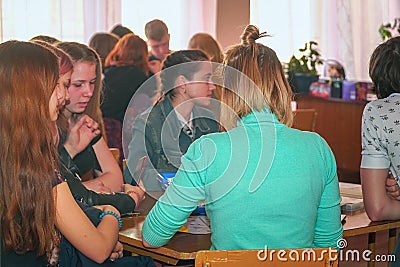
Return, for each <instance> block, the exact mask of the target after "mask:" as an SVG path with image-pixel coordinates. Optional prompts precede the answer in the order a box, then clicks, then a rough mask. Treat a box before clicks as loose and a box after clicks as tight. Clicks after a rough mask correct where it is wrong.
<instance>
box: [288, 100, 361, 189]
mask: <svg viewBox="0 0 400 267" xmlns="http://www.w3.org/2000/svg"><path fill="white" fill-rule="evenodd" d="M295 100H296V102H297V108H298V109H310V108H312V109H315V110H316V111H317V114H318V115H317V119H316V125H315V132H317V133H318V134H320V135H321V136H322V137H323V138H324V139H325V140H326V141H327V143H328V144H329V146H330V147H331V149H332V151H333V153H334V155H335V158H336V164H337V168H338V176H339V180H340V181H341V182H350V183H360V162H361V117H362V113H363V110H364V107H365V105H366V102H356V101H346V100H342V99H337V98H319V97H313V96H308V95H296V96H295Z"/></svg>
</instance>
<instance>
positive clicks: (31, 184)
mask: <svg viewBox="0 0 400 267" xmlns="http://www.w3.org/2000/svg"><path fill="white" fill-rule="evenodd" d="M58 75H59V66H58V59H57V57H56V55H55V54H53V53H52V52H51V51H50V50H48V49H47V48H45V47H43V46H41V45H39V44H35V43H31V42H20V41H8V42H4V43H2V44H0V102H1V104H0V123H1V127H0V146H1V149H0V157H1V161H0V191H1V194H0V215H1V237H2V240H3V244H4V246H5V248H6V249H9V250H12V251H15V252H17V253H25V252H27V251H32V250H35V249H38V252H39V254H40V255H41V254H43V253H44V252H45V251H47V250H48V249H49V248H50V245H51V240H52V238H53V235H54V233H55V226H54V225H55V204H54V201H53V195H52V187H53V183H54V182H55V165H56V164H55V163H54V161H55V159H56V158H57V154H56V150H55V147H54V144H53V137H52V123H51V120H50V112H49V101H50V97H51V95H52V93H53V91H54V90H55V87H56V84H57V82H58V78H59V76H58Z"/></svg>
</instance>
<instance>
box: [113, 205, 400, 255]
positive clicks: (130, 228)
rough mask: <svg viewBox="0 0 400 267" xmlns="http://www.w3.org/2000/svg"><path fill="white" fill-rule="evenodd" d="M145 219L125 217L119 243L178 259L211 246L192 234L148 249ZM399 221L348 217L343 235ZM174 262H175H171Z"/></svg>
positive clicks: (384, 227)
mask: <svg viewBox="0 0 400 267" xmlns="http://www.w3.org/2000/svg"><path fill="white" fill-rule="evenodd" d="M145 218H146V217H145V216H138V217H129V218H123V227H122V229H121V231H120V233H119V241H120V242H121V243H122V244H124V246H128V247H132V248H135V249H137V250H138V251H142V252H145V253H143V254H146V255H150V256H152V257H153V258H156V259H157V258H158V259H160V258H161V257H164V261H165V257H167V258H169V259H175V260H176V262H177V261H178V260H189V259H194V258H195V257H196V252H197V251H199V250H208V249H209V248H210V247H211V240H210V238H211V235H210V234H206V235H193V234H188V233H180V232H178V233H177V234H176V235H175V236H174V237H173V238H172V239H171V240H170V241H169V242H168V243H167V244H166V245H165V246H163V247H160V248H155V249H149V248H145V247H144V246H143V245H142V226H143V222H144V219H145ZM399 227H400V221H381V222H371V220H370V219H369V218H368V216H367V214H366V213H365V212H361V213H358V214H355V215H347V217H346V221H345V223H344V225H343V230H344V231H343V236H344V237H348V236H355V235H361V234H367V233H371V232H378V231H382V230H388V229H393V228H399ZM170 262H172V261H170Z"/></svg>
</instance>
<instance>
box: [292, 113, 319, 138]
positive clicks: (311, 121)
mask: <svg viewBox="0 0 400 267" xmlns="http://www.w3.org/2000/svg"><path fill="white" fill-rule="evenodd" d="M293 114H294V118H293V126H292V127H293V128H295V129H299V130H302V131H310V132H313V131H314V130H315V123H316V121H317V111H316V110H315V109H298V110H296V111H293Z"/></svg>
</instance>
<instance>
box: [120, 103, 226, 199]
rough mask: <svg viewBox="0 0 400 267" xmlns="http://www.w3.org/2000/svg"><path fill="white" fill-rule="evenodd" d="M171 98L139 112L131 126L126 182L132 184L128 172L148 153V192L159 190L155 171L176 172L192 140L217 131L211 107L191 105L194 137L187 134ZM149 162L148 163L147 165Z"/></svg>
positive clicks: (146, 173)
mask: <svg viewBox="0 0 400 267" xmlns="http://www.w3.org/2000/svg"><path fill="white" fill-rule="evenodd" d="M173 111H174V109H173V106H172V102H171V99H170V97H169V96H168V95H167V96H166V97H165V98H164V100H162V101H161V102H160V103H158V104H157V105H156V106H154V107H153V108H152V109H148V110H147V111H145V112H144V113H142V114H140V115H139V116H138V117H137V118H136V120H135V122H134V124H133V128H132V140H131V142H130V144H129V154H128V159H127V167H128V168H126V169H125V172H124V179H125V182H126V183H135V182H134V181H133V178H132V175H131V173H133V171H134V170H135V167H136V165H137V163H138V161H139V159H140V158H141V157H143V156H148V158H149V160H150V162H149V163H148V164H147V165H146V170H145V172H144V174H143V182H144V185H145V188H146V190H147V191H161V190H162V187H161V184H160V182H159V180H157V177H159V176H158V173H162V172H176V171H177V169H178V168H179V166H180V165H181V157H182V155H183V154H185V153H186V151H187V149H188V147H189V146H190V144H191V143H193V141H194V140H196V139H197V138H199V137H201V136H202V135H205V134H208V133H214V132H218V130H219V124H218V123H217V121H216V120H215V117H214V115H213V114H212V113H211V112H210V110H208V109H206V108H202V107H198V106H195V107H194V108H193V122H192V124H193V129H194V136H193V137H190V136H188V134H187V133H186V132H185V131H184V130H183V129H182V125H181V122H180V121H179V120H178V117H177V116H176V114H175V112H173ZM150 163H151V164H150Z"/></svg>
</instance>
